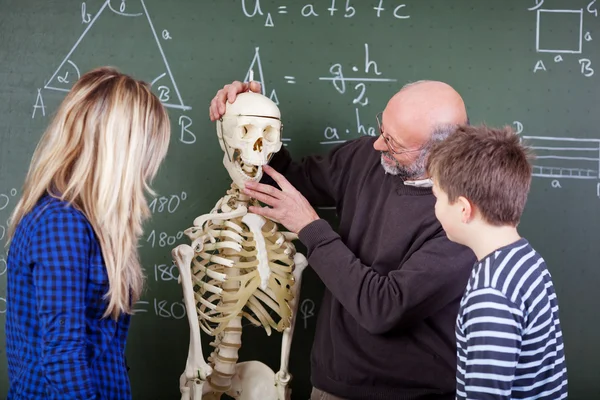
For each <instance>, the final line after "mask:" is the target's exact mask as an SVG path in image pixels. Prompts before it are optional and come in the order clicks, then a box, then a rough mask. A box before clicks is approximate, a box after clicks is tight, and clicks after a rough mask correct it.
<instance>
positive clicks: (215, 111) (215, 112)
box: [208, 96, 220, 121]
mask: <svg viewBox="0 0 600 400" xmlns="http://www.w3.org/2000/svg"><path fill="white" fill-rule="evenodd" d="M208 110H209V113H210V119H211V121H216V120H218V119H219V117H220V115H219V102H218V99H217V96H215V97H213V99H212V100H211V101H210V107H209V108H208Z"/></svg>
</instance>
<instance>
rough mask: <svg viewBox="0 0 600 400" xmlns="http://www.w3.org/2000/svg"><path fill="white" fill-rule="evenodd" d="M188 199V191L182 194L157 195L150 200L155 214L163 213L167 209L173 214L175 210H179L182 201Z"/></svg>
mask: <svg viewBox="0 0 600 400" xmlns="http://www.w3.org/2000/svg"><path fill="white" fill-rule="evenodd" d="M186 199H187V193H186V192H181V194H172V195H170V196H160V197H155V198H154V199H153V200H152V201H151V202H150V206H149V207H150V211H151V212H152V213H153V214H155V213H162V212H165V211H166V212H168V213H169V214H173V213H174V212H175V211H177V209H178V208H179V206H180V205H181V202H182V201H185V200H186Z"/></svg>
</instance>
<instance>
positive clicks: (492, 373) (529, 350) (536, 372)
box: [456, 239, 567, 400]
mask: <svg viewBox="0 0 600 400" xmlns="http://www.w3.org/2000/svg"><path fill="white" fill-rule="evenodd" d="M456 339H457V356H458V366H457V372H456V383H457V387H456V397H457V399H490V398H493V399H540V400H546V399H566V398H567V369H566V363H565V354H564V345H563V337H562V331H561V328H560V322H559V318H558V302H557V299H556V293H555V292H554V287H553V286H552V278H551V276H550V272H548V269H547V268H546V263H545V262H544V259H543V258H542V257H541V256H540V255H539V254H538V253H537V252H536V251H535V250H534V249H533V248H532V247H531V246H530V244H529V243H528V242H527V240H526V239H520V240H518V241H517V242H515V243H513V244H510V245H508V246H505V247H502V248H500V249H498V250H496V251H495V252H493V253H491V254H489V255H488V256H487V257H485V258H484V259H482V260H481V261H480V262H478V263H476V264H475V266H474V268H473V272H472V274H471V277H470V279H469V282H468V285H467V288H466V290H465V293H464V296H463V298H462V300H461V303H460V309H459V313H458V318H457V321H456Z"/></svg>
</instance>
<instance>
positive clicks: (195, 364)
mask: <svg viewBox="0 0 600 400" xmlns="http://www.w3.org/2000/svg"><path fill="white" fill-rule="evenodd" d="M171 253H172V256H173V258H174V260H175V263H176V264H177V268H178V269H179V276H180V283H181V285H182V287H183V297H184V301H185V307H186V311H187V316H188V322H189V324H190V346H189V349H188V358H187V362H186V366H185V370H184V372H183V374H181V377H180V381H179V382H180V385H182V384H183V386H180V389H181V393H182V395H183V397H184V398H185V397H187V396H188V395H189V393H190V388H189V386H190V384H191V385H192V390H193V391H192V393H193V396H192V397H191V399H193V400H200V399H201V397H202V390H203V385H204V383H205V381H206V379H207V377H208V376H209V375H210V374H211V373H212V368H211V367H210V366H209V365H208V364H207V363H206V362H205V361H204V355H203V354H202V343H201V342H200V326H199V324H198V319H197V317H196V313H195V310H196V307H195V304H194V290H193V288H192V278H191V271H190V264H191V263H192V258H193V257H194V250H193V249H192V248H191V247H190V246H187V245H180V246H177V247H176V248H175V249H173V251H172V252H171Z"/></svg>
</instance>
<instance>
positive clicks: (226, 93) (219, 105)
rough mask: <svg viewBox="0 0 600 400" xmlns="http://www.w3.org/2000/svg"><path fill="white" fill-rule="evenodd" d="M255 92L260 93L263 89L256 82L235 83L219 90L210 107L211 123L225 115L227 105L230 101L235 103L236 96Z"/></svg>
mask: <svg viewBox="0 0 600 400" xmlns="http://www.w3.org/2000/svg"><path fill="white" fill-rule="evenodd" d="M248 91H250V92H254V93H260V92H261V87H260V83H259V82H256V81H252V82H240V81H233V82H232V83H230V84H228V85H225V86H223V89H221V90H219V91H218V92H217V94H216V95H215V97H213V99H212V101H211V102H210V107H209V109H208V114H209V116H210V120H211V121H216V120H218V119H219V118H221V117H222V116H223V114H225V103H226V102H227V101H229V103H233V102H234V101H235V98H236V96H237V95H238V94H239V93H243V92H248Z"/></svg>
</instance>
